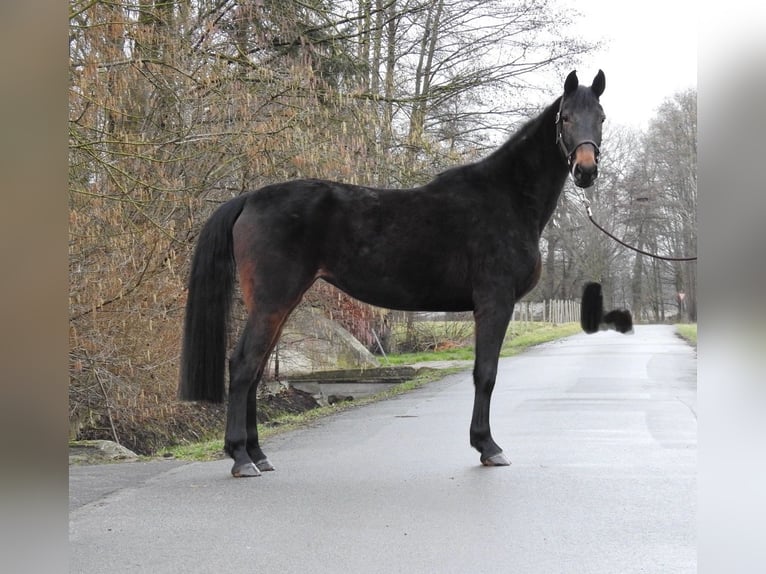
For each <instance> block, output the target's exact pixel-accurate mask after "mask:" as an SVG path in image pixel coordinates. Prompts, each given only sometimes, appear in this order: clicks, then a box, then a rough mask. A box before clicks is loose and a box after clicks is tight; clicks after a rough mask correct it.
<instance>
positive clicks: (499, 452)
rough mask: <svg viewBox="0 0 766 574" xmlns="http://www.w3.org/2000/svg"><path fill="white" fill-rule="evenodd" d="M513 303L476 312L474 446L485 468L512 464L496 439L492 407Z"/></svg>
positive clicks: (472, 422) (472, 443)
mask: <svg viewBox="0 0 766 574" xmlns="http://www.w3.org/2000/svg"><path fill="white" fill-rule="evenodd" d="M512 312H513V303H512V302H511V303H510V304H505V305H497V304H494V305H491V306H486V307H479V306H477V309H476V311H474V321H475V324H476V361H475V363H474V367H473V384H474V388H475V393H476V394H475V396H474V402H473V416H472V418H471V432H470V436H471V446H473V447H474V448H475V449H476V450H478V451H479V453H481V456H480V460H481V463H482V464H483V465H485V466H508V465H509V464H511V461H510V460H508V458H507V457H506V456H505V455H504V454H503V449H501V448H500V447H499V446H498V445H497V443H496V442H495V441H494V439H493V438H492V433H491V432H490V428H489V406H490V401H491V400H492V390H493V389H494V388H495V378H496V377H497V362H498V360H499V358H500V348H501V347H502V345H503V339H504V337H505V332H506V330H507V328H508V322H509V321H510V318H511V313H512Z"/></svg>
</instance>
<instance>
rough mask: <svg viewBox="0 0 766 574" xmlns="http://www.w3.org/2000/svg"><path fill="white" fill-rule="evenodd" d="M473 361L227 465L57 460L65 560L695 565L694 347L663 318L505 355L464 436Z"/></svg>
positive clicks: (530, 569)
mask: <svg viewBox="0 0 766 574" xmlns="http://www.w3.org/2000/svg"><path fill="white" fill-rule="evenodd" d="M472 400H473V393H472V383H471V379H470V373H469V372H466V373H463V374H458V375H452V376H449V377H447V378H445V379H444V380H442V381H439V382H436V383H433V384H430V385H428V386H426V387H424V388H422V389H419V390H417V391H414V392H412V393H408V394H405V395H402V396H399V397H397V398H394V399H392V400H389V401H384V402H379V403H376V404H373V405H369V406H365V407H361V408H357V409H352V410H350V411H347V412H345V413H341V414H339V415H336V416H333V417H329V418H326V419H324V420H322V421H319V422H317V423H315V424H312V425H311V426H310V427H308V428H305V429H302V430H298V431H294V432H290V433H286V434H283V435H281V436H277V437H274V438H272V439H271V440H269V441H268V442H267V443H266V444H265V446H264V449H265V450H266V452H267V453H268V454H269V457H270V458H271V460H272V462H273V463H274V465H275V466H276V467H277V470H276V472H270V473H264V475H263V476H262V477H260V478H251V479H234V478H232V477H231V476H230V475H229V468H230V462H229V461H216V462H208V463H179V462H178V461H158V462H153V463H126V464H119V465H103V466H91V467H72V468H71V469H70V514H69V523H70V534H69V535H70V549H71V558H70V572H74V573H90V572H92V573H98V574H104V573H119V572H149V573H152V574H155V573H156V574H159V573H165V572H169V573H170V572H172V573H176V572H200V573H219V572H266V571H269V572H276V573H290V572H299V573H316V572H333V573H337V572H340V573H348V574H351V573H367V572H381V573H394V572H406V573H431V572H433V573H451V572H455V573H467V572H472V573H475V572H479V573H481V572H488V573H493V572H504V573H521V574H532V573H541V574H542V573H544V574H551V573H573V574H587V573H599V574H604V573H610V574H611V573H619V574H629V573H634V572H635V573H638V572H641V573H658V574H660V573H661V574H671V573H676V572H684V573H693V572H696V525H695V522H696V497H697V478H696V463H697V460H696V458H697V455H696V445H697V417H696V412H695V411H696V355H695V352H694V350H693V349H692V348H691V347H689V346H687V345H686V344H685V343H683V342H682V341H680V340H679V339H677V338H676V337H675V336H674V334H673V328H672V327H667V326H638V327H637V328H636V333H635V335H632V336H625V335H620V334H617V333H614V332H602V333H597V334H595V335H585V334H582V335H577V336H574V337H570V338H568V339H565V340H562V341H558V342H554V343H550V344H546V345H542V346H539V347H536V348H534V349H532V350H530V351H528V352H527V353H525V354H523V355H520V356H518V357H514V358H510V359H503V360H502V361H501V363H500V371H499V374H498V383H497V386H496V388H495V395H494V399H493V403H492V429H493V435H494V437H495V440H496V441H497V442H498V443H499V444H500V445H501V446H502V447H503V448H504V450H505V452H506V454H507V455H508V456H509V457H510V459H511V461H512V465H511V466H510V467H503V468H485V467H481V466H480V465H479V456H478V453H477V452H475V451H474V450H473V449H471V448H470V447H469V445H468V423H469V419H470V413H471V404H472Z"/></svg>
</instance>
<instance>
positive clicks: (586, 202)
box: [580, 191, 697, 261]
mask: <svg viewBox="0 0 766 574" xmlns="http://www.w3.org/2000/svg"><path fill="white" fill-rule="evenodd" d="M580 201H582V204H583V206H585V212H586V213H587V215H588V219H590V222H591V223H592V224H593V225H595V226H596V227H597V228H598V229H599V230H601V232H603V233H604V234H606V235H607V236H609V237H611V238H612V239H614V240H615V241H616V242H617V243H619V244H620V245H622V246H624V247H627V248H628V249H632V250H633V251H635V252H636V253H640V254H641V255H646V256H647V257H652V258H654V259H662V260H663V261H697V256H696V255H695V256H694V257H668V256H666V255H657V254H656V253H649V252H648V251H644V250H643V249H639V248H638V247H633V246H632V245H628V244H627V243H625V242H624V241H623V240H622V239H620V238H619V237H615V236H614V235H612V234H611V233H609V232H608V231H607V230H606V229H604V228H603V227H601V226H600V225H599V224H598V223H596V220H595V219H593V212H592V211H591V210H590V200H589V199H588V198H587V197H586V196H585V192H584V191H583V192H580Z"/></svg>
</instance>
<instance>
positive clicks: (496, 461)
mask: <svg viewBox="0 0 766 574" xmlns="http://www.w3.org/2000/svg"><path fill="white" fill-rule="evenodd" d="M481 464H483V465H484V466H510V465H511V461H510V460H509V459H508V457H507V456H505V455H504V454H503V453H502V452H499V453H497V454H495V455H492V456H490V457H487V458H482V459H481Z"/></svg>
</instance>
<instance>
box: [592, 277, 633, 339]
mask: <svg viewBox="0 0 766 574" xmlns="http://www.w3.org/2000/svg"><path fill="white" fill-rule="evenodd" d="M580 326H581V327H582V330H583V331H585V332H586V333H588V334H589V335H590V334H593V333H595V332H596V331H600V330H602V329H614V330H615V331H619V332H620V333H632V332H633V317H632V316H631V314H630V311H628V310H627V309H614V310H612V311H609V312H608V313H606V314H604V297H603V295H602V293H601V285H600V284H599V283H586V284H585V287H584V288H583V291H582V303H581V305H580Z"/></svg>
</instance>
